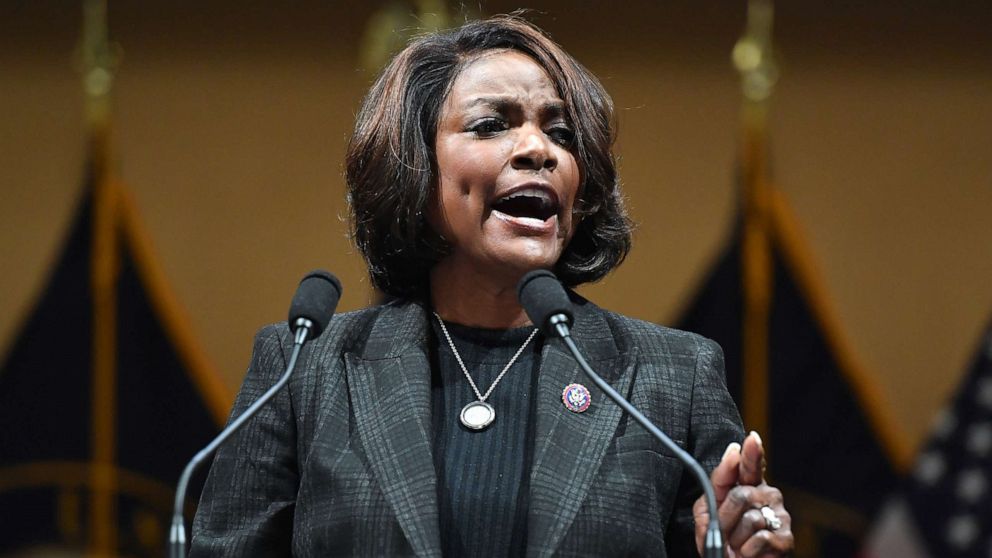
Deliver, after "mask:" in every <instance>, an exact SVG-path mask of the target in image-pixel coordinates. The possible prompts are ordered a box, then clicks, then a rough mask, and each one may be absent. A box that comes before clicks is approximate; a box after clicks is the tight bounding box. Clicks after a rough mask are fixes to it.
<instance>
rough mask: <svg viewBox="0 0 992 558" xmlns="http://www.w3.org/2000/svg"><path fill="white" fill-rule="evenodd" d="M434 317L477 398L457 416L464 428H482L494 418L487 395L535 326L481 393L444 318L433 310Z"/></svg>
mask: <svg viewBox="0 0 992 558" xmlns="http://www.w3.org/2000/svg"><path fill="white" fill-rule="evenodd" d="M434 317H435V318H437V323H438V324H440V325H441V332H443V333H444V338H445V339H447V340H448V346H449V347H451V352H452V353H453V354H454V355H455V360H457V361H458V366H460V367H461V369H462V373H464V374H465V378H466V379H467V380H468V385H470V386H472V391H474V392H475V396H476V397H477V398H478V400H477V401H472V402H470V403H469V404H468V405H465V406H464V407H462V412H461V415H459V417H458V418H459V419H461V421H462V424H464V425H465V427H466V428H471V429H472V430H482V429H483V428H485V427H487V426H489V425H490V424H492V422H493V420H495V419H496V409H493V406H492V405H490V404H489V403H486V399H489V396H490V395H491V394H492V392H493V390H494V389H496V384H498V383H499V381H500V380H502V379H503V376H505V375H506V373H507V372H508V371H509V370H510V367H511V366H513V363H514V362H517V358H519V357H520V354H521V353H523V352H524V348H525V347H527V344H528V343H530V340H531V339H533V338H534V336H535V335H537V328H534V331H532V332H530V335H529V336H527V340H526V341H524V344H523V345H520V348H519V349H517V353H516V354H515V355H513V358H511V359H510V362H508V363H506V366H504V367H503V370H502V372H500V373H499V376H496V380H495V381H493V385H491V386H489V389H488V390H486V393H482V392H480V391H479V388H478V387H477V386H476V385H475V381H474V380H473V379H472V376H471V375H470V374H469V373H468V368H466V367H465V363H464V362H462V356H461V355H460V354H458V349H456V348H455V343H454V341H452V340H451V335H449V334H448V328H446V327H445V326H444V320H442V319H441V316H438V314H437V312H434Z"/></svg>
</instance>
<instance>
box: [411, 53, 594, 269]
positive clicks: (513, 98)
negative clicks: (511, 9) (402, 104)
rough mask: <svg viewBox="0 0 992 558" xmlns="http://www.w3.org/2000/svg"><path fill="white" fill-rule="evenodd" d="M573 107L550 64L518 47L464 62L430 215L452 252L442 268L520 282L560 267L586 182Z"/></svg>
mask: <svg viewBox="0 0 992 558" xmlns="http://www.w3.org/2000/svg"><path fill="white" fill-rule="evenodd" d="M564 109H565V107H564V103H563V101H562V100H561V99H560V98H559V97H558V93H557V92H556V91H555V87H554V85H553V84H552V82H551V80H550V78H549V77H548V75H547V74H546V73H545V71H544V70H543V69H542V68H541V67H540V66H538V65H537V63H535V62H534V61H533V60H532V59H531V58H529V57H527V56H525V55H523V54H521V53H519V52H516V51H511V50H507V51H494V52H492V53H490V54H485V55H483V56H480V57H479V58H478V59H476V60H474V61H472V62H469V64H468V65H467V66H466V67H465V68H463V70H462V71H461V73H460V74H459V75H458V77H457V78H456V80H455V82H454V83H453V84H452V87H451V91H450V93H449V95H448V98H447V99H446V101H445V104H444V106H443V107H442V109H441V116H440V121H439V122H438V130H437V144H436V146H435V147H436V155H437V166H438V185H437V197H436V199H435V201H434V205H433V206H432V207H431V211H430V214H429V217H430V224H431V226H432V227H434V229H435V230H436V231H437V232H439V233H440V234H441V235H443V236H444V238H445V239H446V240H447V241H448V243H449V244H450V245H451V253H450V254H449V255H447V256H446V257H445V258H444V260H442V261H441V262H439V263H438V264H437V266H439V267H440V268H442V269H445V270H450V271H454V272H455V273H459V270H462V271H470V270H471V271H474V272H475V274H479V273H480V272H481V273H485V274H489V275H490V276H492V277H496V278H500V279H502V278H506V279H507V280H510V281H513V282H515V281H516V279H517V278H519V277H520V275H522V274H523V273H525V272H527V271H529V270H531V269H537V268H544V269H549V268H551V267H552V266H554V264H555V262H557V261H558V258H559V256H561V253H562V250H563V249H564V247H565V245H566V244H568V241H569V240H570V239H571V238H572V233H573V232H574V231H575V225H576V224H575V223H574V222H573V217H572V208H573V206H574V204H575V198H576V196H577V195H578V188H579V181H580V171H579V166H578V163H577V162H576V160H575V157H574V156H573V155H572V153H571V151H570V150H569V149H570V147H571V144H572V139H573V135H574V133H573V127H572V124H571V123H570V122H568V121H567V120H566V116H565V110H564ZM465 277H468V275H465Z"/></svg>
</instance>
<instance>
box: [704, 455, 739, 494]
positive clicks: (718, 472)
mask: <svg viewBox="0 0 992 558" xmlns="http://www.w3.org/2000/svg"><path fill="white" fill-rule="evenodd" d="M740 462H741V445H740V444H738V443H737V442H731V443H730V444H729V445H728V446H727V449H726V450H724V452H723V457H722V458H721V459H720V463H719V464H718V465H717V466H716V468H715V469H713V472H712V473H710V482H712V483H713V492H714V493H715V496H716V504H717V505H718V506H719V505H720V502H723V500H724V498H726V497H727V492H728V491H729V490H730V489H731V488H733V487H734V486H736V485H737V482H738V475H739V471H740Z"/></svg>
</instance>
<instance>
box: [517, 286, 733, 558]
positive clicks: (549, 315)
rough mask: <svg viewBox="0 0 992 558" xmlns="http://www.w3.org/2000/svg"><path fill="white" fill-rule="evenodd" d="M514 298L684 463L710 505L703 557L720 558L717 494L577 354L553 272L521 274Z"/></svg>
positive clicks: (568, 306)
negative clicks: (701, 488)
mask: <svg viewBox="0 0 992 558" xmlns="http://www.w3.org/2000/svg"><path fill="white" fill-rule="evenodd" d="M517 298H518V299H519V300H520V305H521V306H523V308H524V311H526V312H527V316H528V317H530V321H531V322H533V323H534V325H535V326H537V327H538V328H540V329H541V331H542V332H543V333H544V335H546V336H547V337H549V338H554V337H557V338H560V339H561V340H562V342H564V343H565V345H566V346H567V347H568V350H569V351H570V352H571V353H572V356H573V357H575V360H576V362H578V363H579V366H580V367H581V368H582V371H583V372H585V373H586V376H588V377H589V379H590V380H592V382H593V383H594V384H596V386H597V387H599V389H601V390H602V391H603V393H605V394H606V395H607V397H609V398H610V399H612V400H613V401H614V402H616V404H617V405H619V406H620V408H621V409H623V410H624V411H626V412H627V414H629V415H630V416H631V417H633V418H634V420H636V421H637V422H638V423H640V425H641V426H643V427H644V428H645V429H646V430H647V431H648V432H650V433H651V434H652V435H653V436H654V437H655V438H657V439H658V440H659V441H660V442H661V443H662V444H664V445H665V447H667V448H668V449H669V450H670V451H671V452H672V453H674V454H675V455H676V456H677V457H678V458H679V459H680V460H681V461H682V463H683V464H685V465H686V466H687V467H688V468H689V469H690V470H691V471H692V472H693V473H694V474H695V475H696V478H697V480H698V481H699V484H700V486H702V487H703V492H704V493H705V494H706V503H707V505H708V506H709V511H710V522H709V525H708V526H707V529H706V539H705V543H704V545H703V556H704V557H705V558H722V557H723V534H722V533H721V531H720V519H719V517H718V516H717V506H716V495H715V494H714V492H713V485H712V484H711V483H710V479H709V477H708V476H707V475H706V471H704V470H703V467H702V466H701V465H700V464H699V462H698V461H696V460H695V458H693V457H692V456H691V455H689V453H688V452H686V451H685V450H683V449H682V448H680V447H679V445H678V444H676V443H675V442H673V441H672V439H671V438H669V437H668V436H667V435H666V434H665V433H664V432H662V431H661V430H660V429H659V428H658V427H657V426H655V425H654V424H653V423H652V422H651V421H650V420H648V418H647V417H645V416H644V415H643V414H641V412H640V411H638V410H637V409H636V408H635V407H634V406H633V405H631V404H630V402H629V401H627V400H626V399H624V397H623V396H622V395H620V394H619V393H617V390H615V389H613V386H611V385H610V384H608V383H606V380H603V378H601V377H600V376H599V374H596V372H595V371H594V370H593V369H592V367H590V366H589V363H588V362H586V359H585V358H583V356H582V354H581V353H580V352H579V348H578V347H577V346H576V345H575V341H573V340H572V334H571V331H570V328H571V324H572V321H573V319H574V317H573V315H572V303H571V302H570V301H569V300H568V294H566V293H565V289H564V287H562V286H561V283H560V282H559V281H558V278H557V277H555V275H554V274H553V273H551V272H550V271H547V270H544V269H538V270H534V271H531V272H530V273H528V274H527V275H524V276H523V278H522V279H520V282H519V283H518V284H517Z"/></svg>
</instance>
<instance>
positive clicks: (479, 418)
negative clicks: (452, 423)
mask: <svg viewBox="0 0 992 558" xmlns="http://www.w3.org/2000/svg"><path fill="white" fill-rule="evenodd" d="M460 418H461V420H462V424H464V425H465V427H466V428H471V429H472V430H482V429H483V428H485V427H487V426H489V425H490V424H492V422H493V419H495V418H496V409H493V406H492V405H490V404H489V403H486V402H485V401H473V402H471V403H469V404H468V405H465V406H464V407H462V414H461V417H460Z"/></svg>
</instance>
